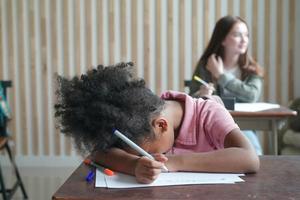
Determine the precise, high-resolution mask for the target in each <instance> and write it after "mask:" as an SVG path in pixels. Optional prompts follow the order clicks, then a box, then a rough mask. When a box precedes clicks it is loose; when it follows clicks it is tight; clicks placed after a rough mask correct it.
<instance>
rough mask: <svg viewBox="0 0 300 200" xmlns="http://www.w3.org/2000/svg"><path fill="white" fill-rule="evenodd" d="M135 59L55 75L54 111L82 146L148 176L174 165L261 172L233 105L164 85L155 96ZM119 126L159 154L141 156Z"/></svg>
mask: <svg viewBox="0 0 300 200" xmlns="http://www.w3.org/2000/svg"><path fill="white" fill-rule="evenodd" d="M131 65H132V64H131V63H127V64H125V63H121V64H118V65H116V66H108V67H103V66H98V68H97V69H92V70H89V71H88V72H87V74H85V75H82V76H81V78H77V77H74V78H73V79H67V78H65V77H61V76H59V77H58V83H59V87H58V90H57V95H58V101H57V104H56V105H55V109H56V111H55V115H56V117H57V119H58V122H59V124H60V128H61V131H62V132H63V133H65V134H66V135H68V136H71V137H73V139H74V141H75V143H76V145H77V148H78V149H79V150H80V151H81V152H87V153H92V155H93V158H94V160H95V161H97V162H99V163H100V164H102V165H105V166H107V167H110V168H111V169H113V170H116V171H120V172H124V173H127V174H131V175H134V176H136V179H137V181H138V182H141V183H151V182H152V181H154V180H155V179H156V177H157V176H158V175H159V174H160V173H161V169H162V167H164V166H166V167H167V168H168V170H169V171H201V172H242V173H244V172H246V173H247V172H256V171H257V170H258V168H259V159H258V156H257V155H256V153H255V151H254V149H253V147H252V146H251V144H250V143H249V141H248V140H247V139H246V138H245V136H244V135H243V134H242V133H241V131H240V129H239V127H238V126H237V125H236V124H235V122H234V121H233V119H232V117H231V115H230V114H229V113H228V111H227V110H226V109H225V108H224V107H223V106H222V105H221V104H219V103H216V102H214V101H211V100H203V99H195V98H192V97H190V96H188V95H186V94H184V93H180V92H175V91H167V92H165V93H163V94H162V95H161V97H158V96H157V95H155V94H154V93H153V92H152V91H151V90H150V89H148V88H147V87H146V86H145V81H144V80H143V79H140V78H136V77H135V76H134V74H133V67H132V66H131ZM114 129H118V130H119V131H120V132H122V133H123V134H124V135H126V137H128V138H129V139H131V140H132V141H133V142H134V143H136V144H138V145H139V146H140V147H141V148H143V149H144V150H145V151H147V152H148V153H150V154H152V155H153V156H154V158H155V160H151V159H149V158H147V157H143V156H140V155H139V154H138V153H137V152H135V151H134V150H133V149H132V148H130V147H129V146H127V145H126V144H125V143H123V142H122V140H120V139H119V138H118V137H116V136H115V135H114V134H113V133H112V130H114Z"/></svg>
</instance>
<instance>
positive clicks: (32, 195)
mask: <svg viewBox="0 0 300 200" xmlns="http://www.w3.org/2000/svg"><path fill="white" fill-rule="evenodd" d="M75 169H76V167H74V168H71V167H19V171H20V173H21V176H22V180H23V183H24V185H25V188H26V192H27V194H28V197H29V199H30V200H50V199H51V198H52V195H53V194H54V193H55V192H56V191H57V189H58V188H59V187H60V186H61V185H62V184H63V183H64V182H65V180H66V179H67V178H68V177H69V176H70V175H71V173H72V172H73V171H74V170H75ZM2 170H3V174H4V179H5V184H6V186H8V187H11V186H12V185H13V184H14V181H15V180H16V179H15V175H14V174H13V172H12V170H11V169H10V168H9V167H4V168H3V169H2ZM0 195H1V196H0V199H2V194H0ZM22 197H23V196H22V193H21V189H20V188H19V189H18V191H17V192H16V193H15V195H14V196H13V199H15V200H20V199H23V198H22Z"/></svg>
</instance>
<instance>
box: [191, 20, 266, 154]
mask: <svg viewBox="0 0 300 200" xmlns="http://www.w3.org/2000/svg"><path fill="white" fill-rule="evenodd" d="M248 46H249V31H248V26H247V24H246V22H245V21H244V20H243V19H242V18H240V17H233V16H230V15H228V16H225V17H222V18H221V19H219V20H218V22H217V23H216V26H215V28H214V31H213V34H212V36H211V39H210V41H209V43H208V45H207V47H206V49H205V51H204V53H203V54H202V56H201V58H200V60H199V61H198V64H197V66H196V69H195V71H194V74H193V77H194V76H199V77H201V78H202V79H203V80H205V81H206V82H208V83H209V86H208V87H207V86H205V85H202V84H201V83H199V82H198V81H197V80H195V79H192V82H191V84H190V95H191V96H193V97H203V96H205V97H207V96H208V95H211V94H216V95H219V96H220V97H235V99H236V101H237V102H244V103H250V102H256V101H258V100H259V98H260V97H261V92H262V87H263V69H262V68H261V67H260V66H259V64H258V63H257V62H256V61H255V60H254V59H252V58H251V57H250V55H249V54H248ZM214 88H216V90H214ZM213 91H215V93H213ZM243 133H244V134H245V135H246V137H248V139H249V140H250V142H251V143H252V144H253V146H254V148H255V150H256V152H257V154H258V155H262V153H263V152H262V148H261V145H260V142H259V140H258V138H257V135H256V133H255V132H253V131H252V130H243Z"/></svg>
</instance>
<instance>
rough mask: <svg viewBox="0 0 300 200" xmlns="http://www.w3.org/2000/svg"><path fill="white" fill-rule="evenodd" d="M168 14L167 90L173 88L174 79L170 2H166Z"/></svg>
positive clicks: (171, 7)
mask: <svg viewBox="0 0 300 200" xmlns="http://www.w3.org/2000/svg"><path fill="white" fill-rule="evenodd" d="M167 3H168V5H167V6H168V14H167V24H168V25H167V27H168V29H167V38H168V40H167V48H168V59H167V62H168V65H167V77H168V83H167V88H168V89H169V88H173V85H174V79H175V77H174V76H173V75H174V69H173V66H174V62H173V59H174V57H173V51H172V50H173V48H174V46H173V36H174V35H173V34H172V30H173V27H174V19H173V18H172V17H173V12H174V11H173V2H172V0H168V2H167Z"/></svg>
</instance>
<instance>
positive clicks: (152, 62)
mask: <svg viewBox="0 0 300 200" xmlns="http://www.w3.org/2000/svg"><path fill="white" fill-rule="evenodd" d="M298 4H300V2H299V1H296V0H290V1H281V0H278V1H271V0H260V1H258V0H253V1H249V0H166V1H158V0H90V1H84V0H0V11H1V14H0V16H1V20H0V22H1V24H0V46H1V48H0V79H11V80H12V81H13V88H12V89H11V91H10V92H9V101H10V103H11V105H12V108H13V113H14V118H13V120H12V122H11V125H10V129H11V132H12V136H13V139H14V140H15V142H16V144H17V145H16V147H15V152H16V154H17V155H20V156H22V155H24V156H74V155H76V153H75V151H74V150H73V148H72V145H71V141H70V140H69V139H67V138H65V137H64V136H63V135H62V134H60V133H59V132H58V131H57V130H55V121H54V118H53V104H54V102H55V95H54V92H53V91H54V89H55V82H54V81H53V74H54V73H55V72H58V73H59V74H64V75H67V76H73V75H75V74H77V75H79V74H81V73H83V72H85V71H86V70H87V69H88V68H90V67H92V66H96V65H97V64H100V63H101V64H104V65H108V64H114V63H117V62H121V61H133V62H134V63H136V71H137V74H138V75H139V76H142V77H144V78H145V80H146V81H147V84H148V86H149V87H150V88H151V89H152V90H153V91H154V92H156V93H157V94H160V93H161V92H162V91H164V90H166V89H172V90H180V91H185V88H184V85H183V81H184V79H189V78H190V77H191V75H192V73H193V69H194V67H195V64H196V62H197V60H198V59H199V56H200V55H201V53H202V52H203V49H204V48H205V46H206V44H207V42H208V40H209V38H210V35H211V33H212V29H213V27H214V24H215V22H216V20H217V19H218V18H220V17H222V16H224V15H226V14H233V15H240V16H242V17H243V18H245V19H246V21H247V22H248V25H249V27H250V34H251V45H250V47H249V50H250V52H251V54H252V55H253V56H254V58H255V59H257V60H258V62H259V63H260V64H261V65H262V66H263V67H264V68H265V72H266V76H265V85H264V97H263V100H265V101H270V102H277V103H280V104H283V105H287V103H288V102H289V101H290V100H292V99H293V98H295V93H297V92H295V91H296V89H298V90H299V85H294V82H293V80H294V79H295V78H296V75H295V73H294V72H295V71H297V70H296V67H299V66H300V63H296V62H297V60H299V59H297V56H299V55H300V52H299V48H296V46H295V45H296V44H297V42H295V41H297V40H299V35H297V31H298V30H297V28H296V27H299V23H300V22H299V19H300V16H299V12H300V11H299V5H298ZM298 44H299V42H298ZM298 71H299V70H298ZM298 94H299V93H298Z"/></svg>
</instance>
